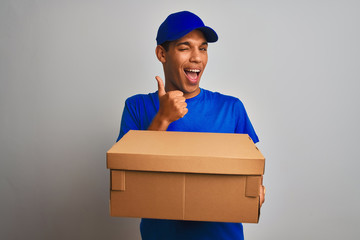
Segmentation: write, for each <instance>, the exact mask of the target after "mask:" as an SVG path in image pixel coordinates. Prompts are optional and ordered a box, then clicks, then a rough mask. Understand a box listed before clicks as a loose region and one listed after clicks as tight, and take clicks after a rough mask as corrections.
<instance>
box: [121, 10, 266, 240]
mask: <svg viewBox="0 0 360 240" xmlns="http://www.w3.org/2000/svg"><path fill="white" fill-rule="evenodd" d="M156 40H157V47H156V51H155V52H156V56H157V58H158V60H159V61H160V62H161V63H162V65H163V69H164V74H165V85H164V83H163V80H162V79H161V78H160V77H159V76H156V81H157V84H158V91H157V92H155V93H150V94H146V95H145V94H139V95H135V96H133V97H130V98H128V99H127V100H126V103H125V107H124V112H123V116H122V120H121V126H120V134H119V137H118V140H119V139H120V138H121V137H122V136H123V135H124V134H125V133H127V132H128V131H129V130H146V129H148V130H159V131H186V132H221V133H247V134H249V136H250V137H251V138H252V140H253V141H254V142H255V143H256V142H258V137H257V135H256V133H255V131H254V129H253V127H252V124H251V122H250V120H249V118H248V116H247V113H246V111H245V108H244V106H243V104H242V103H241V101H240V100H239V99H237V98H234V97H231V96H226V95H222V94H220V93H215V92H211V91H208V90H205V89H202V88H200V87H199V84H200V79H201V76H202V74H203V72H204V70H205V67H206V64H207V61H208V55H207V49H208V43H210V42H216V41H217V40H218V36H217V34H216V32H215V31H214V30H213V29H211V28H210V27H207V26H205V25H204V23H203V22H202V20H201V19H200V18H199V17H198V16H196V15H195V14H193V13H191V12H187V11H183V12H178V13H174V14H171V15H169V16H168V17H167V18H166V20H165V21H164V22H163V23H162V24H161V26H160V27H159V30H158V33H157V38H156ZM184 151H186V149H184ZM260 193H261V197H260V204H262V203H263V201H264V188H263V187H261V188H260ZM140 230H141V236H142V238H143V239H144V240H153V239H157V240H162V239H166V240H176V239H182V240H184V239H186V240H190V239H196V240H201V239H214V240H215V239H216V240H219V239H243V228H242V224H241V223H219V222H199V221H175V220H159V219H142V221H141V224H140Z"/></svg>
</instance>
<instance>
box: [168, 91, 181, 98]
mask: <svg viewBox="0 0 360 240" xmlns="http://www.w3.org/2000/svg"><path fill="white" fill-rule="evenodd" d="M168 94H169V95H170V96H171V97H182V96H184V93H183V92H181V91H179V90H174V91H170V92H168Z"/></svg>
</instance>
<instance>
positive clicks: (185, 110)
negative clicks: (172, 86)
mask: <svg viewBox="0 0 360 240" xmlns="http://www.w3.org/2000/svg"><path fill="white" fill-rule="evenodd" d="M188 111H189V109H187V108H184V110H183V112H182V113H183V114H182V118H183V117H184V116H185V115H186V114H187V113H188Z"/></svg>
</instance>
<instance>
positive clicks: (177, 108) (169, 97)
mask: <svg viewBox="0 0 360 240" xmlns="http://www.w3.org/2000/svg"><path fill="white" fill-rule="evenodd" d="M155 78H156V81H157V83H158V95H159V102H160V107H159V111H158V113H157V114H156V115H155V117H154V119H153V121H152V123H151V124H150V126H149V128H148V129H149V130H162V131H165V130H166V129H167V128H168V126H169V125H170V123H172V122H174V121H176V120H178V119H180V118H182V117H184V116H185V114H186V113H187V112H188V109H187V108H186V106H187V104H186V102H185V97H184V94H183V92H181V91H178V90H175V91H169V92H166V91H165V86H164V82H163V80H162V79H161V78H160V77H159V76H156V77H155Z"/></svg>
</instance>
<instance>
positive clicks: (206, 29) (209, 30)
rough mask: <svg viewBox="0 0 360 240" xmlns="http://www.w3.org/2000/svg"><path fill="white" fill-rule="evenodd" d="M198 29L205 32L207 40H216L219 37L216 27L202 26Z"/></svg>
mask: <svg viewBox="0 0 360 240" xmlns="http://www.w3.org/2000/svg"><path fill="white" fill-rule="evenodd" d="M197 29H198V30H200V31H201V32H202V33H203V34H204V36H205V38H206V41H208V42H216V41H217V40H218V39H219V37H218V35H217V34H216V32H215V31H214V29H212V28H211V27H207V26H205V27H200V28H197Z"/></svg>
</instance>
